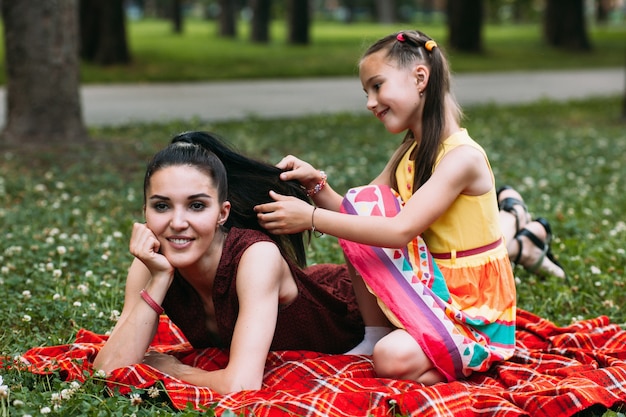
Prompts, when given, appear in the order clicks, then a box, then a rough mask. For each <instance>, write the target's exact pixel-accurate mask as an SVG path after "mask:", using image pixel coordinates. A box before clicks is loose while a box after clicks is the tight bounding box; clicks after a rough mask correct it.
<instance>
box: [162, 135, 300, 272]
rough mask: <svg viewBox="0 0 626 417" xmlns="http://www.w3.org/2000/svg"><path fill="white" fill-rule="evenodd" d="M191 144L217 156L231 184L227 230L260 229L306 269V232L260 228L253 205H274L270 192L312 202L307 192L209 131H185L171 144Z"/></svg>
mask: <svg viewBox="0 0 626 417" xmlns="http://www.w3.org/2000/svg"><path fill="white" fill-rule="evenodd" d="M179 142H187V143H192V144H195V145H198V146H201V147H202V148H204V149H206V150H207V151H209V152H211V153H213V154H215V155H216V156H217V158H219V159H220V160H221V161H222V164H223V165H224V167H225V168H226V177H227V182H228V194H227V199H228V200H229V201H230V203H231V209H230V215H229V216H228V220H227V221H226V223H225V224H224V226H225V227H226V228H227V229H230V228H231V227H237V228H241V229H253V230H259V231H261V232H263V233H265V234H266V235H268V236H269V237H270V238H271V239H272V240H273V241H274V242H276V244H277V245H278V246H279V247H280V248H281V250H282V252H283V253H284V254H285V255H286V256H288V257H289V258H290V259H291V260H292V261H293V262H295V263H296V264H297V265H299V266H301V267H304V266H306V249H305V245H304V239H303V233H302V232H301V233H295V234H291V235H275V234H272V233H270V232H268V231H267V230H266V229H264V228H263V227H261V225H260V224H259V222H258V220H257V215H256V213H255V211H254V206H256V205H258V204H263V203H268V202H271V201H272V199H271V197H270V196H269V192H270V190H273V191H276V192H278V193H280V194H283V195H288V196H293V197H297V198H299V199H301V200H303V201H306V202H307V203H310V199H309V197H308V196H307V194H306V190H305V189H304V188H303V187H302V186H301V185H300V184H299V183H298V182H296V181H283V180H281V179H280V178H279V175H280V173H281V172H282V170H280V169H278V168H276V167H275V166H274V165H271V164H269V163H265V162H262V161H259V160H256V159H253V158H250V157H247V156H245V155H243V154H241V153H238V152H236V151H235V150H233V149H232V148H231V147H230V146H229V145H227V144H226V142H225V141H224V140H223V139H222V138H220V137H219V136H217V135H216V134H214V133H210V132H200V131H192V132H184V133H181V134H179V135H177V136H175V137H174V138H173V139H172V143H179Z"/></svg>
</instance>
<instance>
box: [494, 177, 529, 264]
mask: <svg viewBox="0 0 626 417" xmlns="http://www.w3.org/2000/svg"><path fill="white" fill-rule="evenodd" d="M504 190H514V188H513V187H511V186H509V185H503V186H502V187H500V188H499V189H498V191H497V194H496V196H497V199H498V209H499V210H501V211H502V210H504V211H506V212H508V213H511V214H512V215H513V216H514V217H515V230H516V231H519V230H520V215H519V212H518V211H517V210H515V206H521V207H522V208H523V209H524V213H525V214H526V217H527V218H530V214H529V213H528V207H526V203H524V202H523V201H522V200H519V199H517V198H515V197H507V198H504V199H502V201H500V194H501V193H502V191H504ZM526 224H528V221H527V222H526ZM520 253H521V251H520Z"/></svg>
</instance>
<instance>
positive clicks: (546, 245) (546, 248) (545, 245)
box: [513, 217, 567, 280]
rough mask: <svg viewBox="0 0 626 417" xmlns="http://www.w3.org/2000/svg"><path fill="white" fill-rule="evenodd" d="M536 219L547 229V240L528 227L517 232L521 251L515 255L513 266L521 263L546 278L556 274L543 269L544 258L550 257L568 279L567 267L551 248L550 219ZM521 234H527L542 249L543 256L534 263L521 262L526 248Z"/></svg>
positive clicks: (529, 270)
mask: <svg viewBox="0 0 626 417" xmlns="http://www.w3.org/2000/svg"><path fill="white" fill-rule="evenodd" d="M535 221H536V222H538V223H539V224H541V225H542V226H543V228H544V229H545V231H546V240H545V242H544V241H542V240H541V239H539V238H538V237H537V235H535V234H534V233H533V232H531V231H530V230H528V229H526V228H524V229H522V230H520V231H519V232H517V234H516V235H515V240H516V241H517V244H518V245H519V252H518V253H517V256H516V257H515V259H514V260H513V266H515V265H521V266H522V267H523V268H524V269H525V270H526V271H528V272H530V273H532V274H535V275H537V276H539V277H541V278H545V277H546V276H549V275H555V274H554V273H552V272H550V271H549V270H547V269H545V268H544V269H541V266H542V264H543V261H544V259H545V258H546V257H548V259H549V260H550V261H551V262H552V263H553V264H554V265H556V266H557V267H559V268H560V269H561V270H562V271H563V278H564V279H566V280H567V273H566V272H565V269H564V268H563V267H562V266H561V264H560V263H559V262H558V261H557V260H556V258H555V257H554V255H553V254H552V249H551V248H550V243H551V242H552V228H551V227H550V223H548V221H547V220H546V219H544V218H542V217H540V218H538V219H535ZM521 236H526V237H527V238H528V239H529V240H530V241H531V242H532V243H533V244H534V245H535V246H536V247H538V248H539V249H540V250H541V256H540V257H539V259H537V261H536V262H535V263H534V264H532V265H523V264H520V263H519V261H520V259H521V257H522V251H523V250H524V244H523V242H522V239H521V238H520V237H521ZM555 276H556V275H555Z"/></svg>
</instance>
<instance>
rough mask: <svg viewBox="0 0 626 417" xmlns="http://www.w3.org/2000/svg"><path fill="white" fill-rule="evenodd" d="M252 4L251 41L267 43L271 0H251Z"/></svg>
mask: <svg viewBox="0 0 626 417" xmlns="http://www.w3.org/2000/svg"><path fill="white" fill-rule="evenodd" d="M250 4H251V6H252V31H251V32H250V40H251V41H252V42H258V43H267V42H269V40H270V30H269V28H270V20H271V19H270V13H271V10H272V0H251V2H250Z"/></svg>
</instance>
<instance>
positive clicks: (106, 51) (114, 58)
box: [80, 0, 130, 65]
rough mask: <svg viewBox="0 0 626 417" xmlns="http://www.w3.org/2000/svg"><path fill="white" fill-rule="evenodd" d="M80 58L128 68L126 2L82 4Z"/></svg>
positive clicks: (83, 1)
mask: <svg viewBox="0 0 626 417" xmlns="http://www.w3.org/2000/svg"><path fill="white" fill-rule="evenodd" d="M80 39H81V44H80V57H81V58H82V59H84V60H85V61H89V62H92V63H94V64H98V65H113V64H127V63H129V62H130V53H129V51H128V44H127V41H126V20H125V16H124V0H80Z"/></svg>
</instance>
